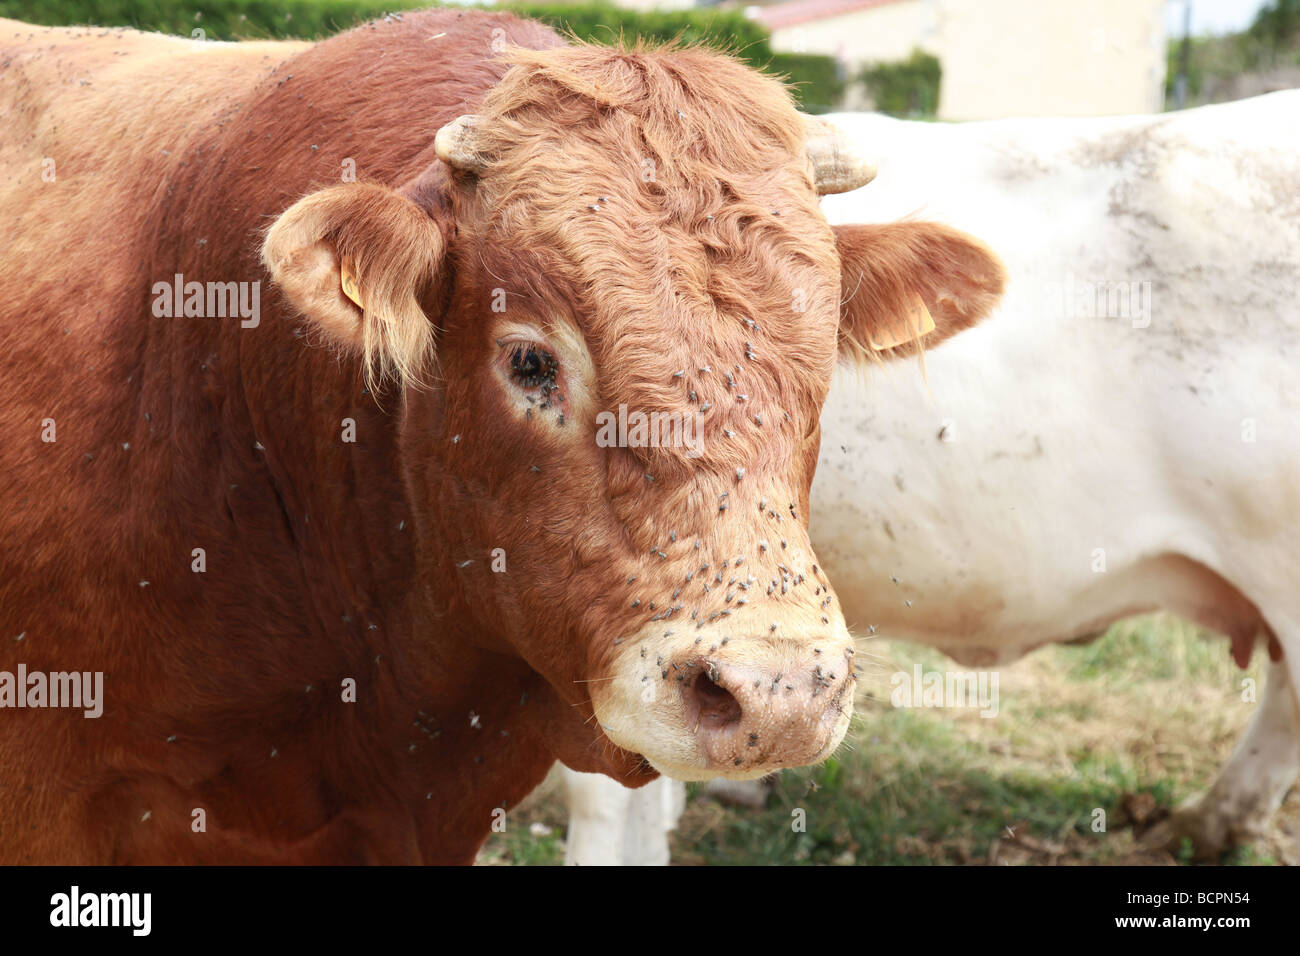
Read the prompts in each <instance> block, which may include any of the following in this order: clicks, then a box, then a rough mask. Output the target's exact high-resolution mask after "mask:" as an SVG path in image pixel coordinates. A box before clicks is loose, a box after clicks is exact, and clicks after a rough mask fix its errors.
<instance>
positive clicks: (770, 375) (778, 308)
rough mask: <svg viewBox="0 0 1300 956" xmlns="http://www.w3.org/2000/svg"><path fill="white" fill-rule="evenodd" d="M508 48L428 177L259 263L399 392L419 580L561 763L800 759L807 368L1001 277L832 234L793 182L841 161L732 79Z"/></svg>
mask: <svg viewBox="0 0 1300 956" xmlns="http://www.w3.org/2000/svg"><path fill="white" fill-rule="evenodd" d="M516 59H517V61H518V62H517V64H516V65H515V67H514V68H513V69H512V70H511V71H510V72H509V73H508V74H507V75H506V77H505V79H504V80H503V81H502V82H501V84H500V85H499V86H498V87H497V88H496V89H495V90H494V91H493V92H492V93H491V94H490V95H489V96H488V98H487V100H486V102H485V103H484V106H483V109H482V111H481V113H479V114H478V115H476V116H473V117H462V118H461V119H460V120H457V121H455V122H454V123H452V124H450V125H448V126H446V127H444V128H443V129H442V130H441V131H440V132H439V134H438V137H437V153H438V156H439V158H440V162H439V163H437V164H435V165H434V166H433V167H432V168H430V169H429V170H428V171H427V172H426V173H425V174H424V175H423V176H421V177H420V178H419V179H418V180H416V181H415V182H413V183H411V184H409V185H408V186H407V187H406V188H405V189H403V190H402V191H400V192H399V191H392V190H389V189H387V188H384V187H379V186H362V185H354V186H344V187H335V188H333V189H328V190H324V191H323V192H320V193H316V194H314V195H312V196H309V197H307V198H306V199H304V200H302V201H300V202H299V203H298V204H296V205H295V206H294V207H293V208H291V209H290V210H289V211H288V212H286V213H285V214H284V215H283V216H282V217H281V219H280V220H279V221H278V222H277V223H276V225H275V226H274V227H273V228H272V230H271V232H270V234H269V235H268V238H267V242H266V246H265V249H264V255H265V258H266V261H267V263H268V265H269V267H270V269H271V271H272V273H273V275H274V277H275V279H276V281H277V282H278V283H279V284H280V285H281V286H282V288H284V289H285V291H286V292H287V293H288V295H289V296H290V297H291V298H292V299H293V300H294V301H295V303H296V304H297V305H298V306H299V308H301V309H302V310H303V311H304V312H305V313H307V314H308V315H309V316H310V317H311V318H313V319H315V320H316V321H317V322H318V323H319V324H320V325H321V326H323V327H324V328H325V329H327V330H329V331H330V332H332V333H333V334H334V336H335V337H336V338H337V339H339V340H340V341H341V342H343V343H345V344H348V345H350V346H352V347H353V348H355V349H357V350H359V351H360V352H361V353H362V354H363V355H364V356H365V359H366V362H367V367H368V368H369V369H370V370H371V371H372V372H376V373H383V372H392V373H395V375H396V377H397V378H398V379H399V381H400V382H402V383H403V384H404V386H405V406H404V409H403V412H402V415H401V425H400V428H401V436H400V438H399V441H400V443H401V446H402V458H403V461H404V467H405V468H406V469H407V475H406V479H407V484H408V488H409V489H410V492H411V494H412V495H413V496H414V497H415V498H416V499H417V501H416V505H417V510H418V512H419V513H420V514H421V515H422V516H423V517H422V520H421V524H422V527H421V533H422V535H421V540H422V541H423V542H424V547H425V548H426V550H428V551H429V553H430V554H431V555H432V557H431V558H430V565H431V566H433V567H436V568H438V569H439V571H440V573H441V574H445V575H446V576H447V578H448V579H450V580H455V581H458V582H460V584H459V588H460V590H461V594H462V598H463V600H461V601H458V602H457V604H458V606H459V608H463V609H464V612H463V613H464V614H466V615H468V616H469V617H470V618H471V619H472V620H471V624H472V628H471V629H472V630H473V631H476V632H478V633H481V634H482V635H484V642H485V643H492V642H493V638H492V635H496V636H504V638H505V640H507V641H508V642H509V644H510V645H512V646H513V648H514V650H515V651H516V652H517V653H518V654H519V655H520V656H522V657H523V658H524V659H525V660H526V661H527V662H528V663H529V664H530V665H531V666H532V667H533V668H534V669H535V670H536V671H538V672H539V673H540V674H542V675H543V676H544V677H546V679H547V680H548V681H549V683H550V684H551V686H552V687H553V688H554V689H555V691H556V692H557V694H558V695H559V696H560V697H561V699H563V700H564V701H565V702H567V703H569V704H572V705H573V707H574V708H575V711H576V712H579V713H587V714H592V713H594V718H595V724H598V725H599V728H600V730H601V731H603V737H601V736H600V735H599V734H597V733H596V731H595V729H594V727H593V731H592V734H593V736H592V739H591V746H590V753H589V760H588V761H587V762H586V763H585V764H584V763H583V761H582V759H581V758H578V757H574V756H573V755H572V754H566V755H565V756H566V759H568V760H570V761H571V762H574V763H578V764H582V765H581V766H580V769H602V768H608V767H609V766H615V765H617V763H618V762H617V761H612V760H607V758H609V756H610V754H611V753H617V752H619V751H613V750H612V748H610V747H609V744H608V742H611V741H612V743H613V744H614V745H616V746H617V748H620V749H621V751H623V752H628V753H631V754H639V755H642V756H644V757H645V758H646V760H648V761H649V762H650V763H651V764H652V765H653V766H654V767H655V768H657V769H659V770H661V771H663V772H666V773H669V774H671V775H673V776H676V777H679V778H684V779H703V778H708V777H712V776H719V775H724V776H731V777H747V776H756V775H761V774H764V773H767V772H769V771H771V770H773V769H777V768H780V767H790V766H799V765H804V764H809V763H814V762H817V761H819V760H821V759H822V758H824V757H825V756H827V755H828V754H829V753H830V752H831V751H832V750H833V749H834V748H835V747H836V746H837V745H838V743H839V742H840V740H841V739H842V738H843V736H844V733H845V730H846V729H847V726H848V723H849V719H850V716H851V711H852V700H853V686H854V661H853V657H854V650H853V642H852V639H851V638H850V636H849V634H848V631H847V629H846V628H845V625H844V620H843V617H842V615H841V613H840V610H839V607H838V605H837V602H836V600H835V596H834V591H833V589H832V587H831V585H830V582H829V581H827V579H826V577H825V575H824V574H823V573H822V571H821V569H820V568H819V566H818V564H817V558H816V555H815V554H814V553H813V549H812V546H811V544H810V541H809V538H808V529H807V514H808V495H809V489H810V486H811V482H812V477H813V469H814V465H815V462H816V460H817V453H818V443H819V437H820V436H819V431H818V418H819V414H820V410H821V405H822V402H823V400H824V399H825V396H826V391H827V388H828V386H829V383H830V378H831V371H832V367H833V365H834V362H835V361H836V357H837V354H839V353H840V352H841V351H847V352H850V353H852V354H854V355H855V356H856V355H860V354H861V353H863V352H867V353H871V354H876V355H879V356H882V357H887V356H889V355H890V354H892V353H893V352H894V351H897V350H898V349H897V348H896V347H898V346H904V345H913V344H915V343H917V342H919V341H920V340H921V337H922V335H925V342H926V344H933V343H934V342H936V341H939V340H941V339H942V338H944V337H946V336H947V335H950V334H952V333H953V332H956V331H958V330H960V329H961V328H964V327H966V326H968V325H970V324H973V323H974V322H975V321H976V320H977V319H978V318H979V317H980V316H982V315H983V314H984V313H985V312H986V311H987V310H988V309H989V308H991V306H992V304H993V303H994V302H995V301H996V298H997V296H998V294H999V293H1000V290H1001V283H1002V273H1001V268H1000V266H999V264H998V263H997V260H996V259H995V258H994V257H993V256H992V255H991V254H990V253H989V252H988V251H987V250H985V249H984V248H983V247H982V246H981V245H980V244H979V243H977V242H975V241H974V240H971V239H969V238H968V237H965V236H962V235H960V234H957V233H955V232H952V231H951V230H947V229H945V228H943V227H939V226H934V225H928V224H922V223H911V224H903V225H894V226H874V227H868V226H863V227H849V228H842V229H837V230H832V229H831V228H830V227H829V226H828V225H827V223H826V221H825V220H824V219H823V218H822V216H821V214H820V212H819V210H818V205H817V195H818V193H819V192H831V191H840V190H843V189H847V188H854V187H855V186H858V185H861V184H862V183H864V182H865V181H867V180H868V179H869V178H870V169H869V168H868V166H867V164H865V163H863V162H861V161H859V160H857V159H855V158H854V156H853V153H852V151H851V150H849V149H848V148H847V144H844V143H841V142H838V141H837V140H836V139H835V137H834V134H833V133H832V132H831V131H830V130H828V129H827V128H826V127H825V126H824V125H820V124H817V123H816V122H815V121H811V120H808V119H807V118H801V117H800V115H799V114H798V113H796V112H795V111H794V110H793V108H792V107H791V106H790V104H789V101H788V98H787V97H786V94H785V92H784V91H783V90H782V89H781V87H779V86H778V85H776V84H775V83H773V82H772V81H770V80H767V79H764V78H762V77H761V76H759V75H757V74H756V73H753V72H752V71H750V70H748V69H746V68H744V67H742V66H740V65H739V64H737V63H735V62H734V61H731V60H729V59H727V58H724V57H721V56H718V55H715V54H711V53H704V52H700V51H673V52H657V53H636V54H630V53H625V52H619V51H613V50H604V49H598V48H577V49H563V50H553V51H548V52H533V51H529V52H526V53H520V54H518V55H517V56H516ZM919 303H924V306H923V307H921V306H919V305H918V304H919ZM931 323H933V326H934V329H933V331H929V334H928V335H926V333H927V331H928V330H929V329H930V326H931ZM435 339H436V349H435ZM435 350H436V360H435V359H434V358H433V355H432V353H433V352H434V351H435ZM425 383H429V384H425ZM494 566H495V567H494ZM602 741H603V742H604V746H603V747H602V746H600V744H601V742H602Z"/></svg>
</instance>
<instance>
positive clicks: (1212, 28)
mask: <svg viewBox="0 0 1300 956" xmlns="http://www.w3.org/2000/svg"><path fill="white" fill-rule="evenodd" d="M1267 2H1268V0H1165V26H1166V29H1167V30H1168V31H1169V36H1170V37H1180V36H1182V35H1183V16H1184V13H1183V8H1184V6H1185V5H1186V4H1187V3H1191V5H1192V33H1193V34H1201V33H1235V32H1237V31H1238V30H1244V29H1245V28H1246V27H1248V26H1250V24H1251V22H1252V21H1253V20H1254V19H1255V14H1257V13H1258V12H1259V11H1260V8H1261V7H1263V6H1265V5H1266V4H1267Z"/></svg>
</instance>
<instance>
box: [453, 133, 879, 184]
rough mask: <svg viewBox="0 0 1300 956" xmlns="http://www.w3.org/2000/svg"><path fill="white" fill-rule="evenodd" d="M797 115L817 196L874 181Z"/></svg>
mask: <svg viewBox="0 0 1300 956" xmlns="http://www.w3.org/2000/svg"><path fill="white" fill-rule="evenodd" d="M799 115H800V116H802V117H803V125H804V138H805V142H806V143H807V150H808V160H809V162H811V163H812V169H813V182H814V183H815V184H816V186H817V193H818V195H821V196H825V195H827V194H828V193H846V192H848V191H849V190H851V189H857V188H858V187H859V186H865V185H866V184H867V183H869V182H871V180H873V179H875V178H876V164H875V163H873V162H872V161H871V160H869V159H867V157H866V156H864V155H863V154H862V152H861V151H860V150H858V149H856V148H855V147H854V145H853V144H852V143H851V142H850V141H849V138H848V137H847V136H845V135H844V132H843V130H841V129H839V128H838V127H836V126H833V125H831V124H830V123H828V122H826V121H825V120H824V119H820V118H819V117H816V116H809V115H808V114H807V113H800V114H799ZM439 135H441V134H439Z"/></svg>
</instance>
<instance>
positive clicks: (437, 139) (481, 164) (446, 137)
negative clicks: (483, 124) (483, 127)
mask: <svg viewBox="0 0 1300 956" xmlns="http://www.w3.org/2000/svg"><path fill="white" fill-rule="evenodd" d="M478 122H479V118H478V116H477V115H475V114H473V113H466V114H465V115H464V116H457V117H456V118H455V119H454V120H452V121H451V122H450V123H448V124H447V125H446V126H444V127H443V128H442V129H440V130H438V134H437V135H436V136H434V138H433V151H434V152H435V153H436V154H437V155H438V158H439V159H441V160H442V161H443V162H444V163H446V164H447V165H448V166H455V167H456V168H457V169H463V170H466V171H467V172H471V173H481V172H482V171H483V170H484V169H486V168H487V161H486V160H485V159H484V158H483V156H482V154H480V153H479V151H478V145H477V140H478V130H477V128H476V127H477V126H478Z"/></svg>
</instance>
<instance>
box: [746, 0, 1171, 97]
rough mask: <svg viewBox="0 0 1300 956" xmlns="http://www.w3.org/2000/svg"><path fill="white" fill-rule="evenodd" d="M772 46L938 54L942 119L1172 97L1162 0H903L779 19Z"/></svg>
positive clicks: (859, 56) (886, 55) (881, 56)
mask: <svg viewBox="0 0 1300 956" xmlns="http://www.w3.org/2000/svg"><path fill="white" fill-rule="evenodd" d="M772 9H774V8H772V7H767V8H764V10H772ZM760 19H761V14H760ZM772 48H773V49H774V50H777V51H782V52H798V53H823V54H827V55H830V56H834V57H837V58H838V59H840V61H841V62H842V63H844V64H845V68H846V70H847V71H848V72H849V73H850V75H851V74H853V73H856V72H857V71H858V70H859V69H860V68H861V67H862V66H863V65H864V64H866V63H873V62H880V61H889V60H901V59H905V58H906V57H908V56H909V55H910V54H911V52H912V50H913V49H917V48H919V49H921V50H924V51H926V52H927V53H932V54H934V55H935V56H937V57H939V60H940V62H941V63H942V65H943V81H942V84H941V86H940V92H939V116H940V118H941V119H948V120H966V119H997V118H1000V117H1008V116H1106V115H1113V114H1122V113H1149V112H1158V111H1159V110H1161V109H1162V108H1163V105H1164V81H1165V31H1164V0H897V2H894V3H886V4H883V5H881V6H875V7H866V8H864V9H861V10H856V11H849V12H847V13H845V14H841V15H839V16H834V17H826V18H824V19H820V20H812V21H805V22H803V23H797V24H792V25H790V26H780V27H777V28H775V29H773V30H772ZM863 105H864V104H863V103H861V102H854V101H853V100H852V99H851V100H850V101H849V102H847V103H846V104H845V107H846V108H848V109H855V108H861V107H862V106H863Z"/></svg>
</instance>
